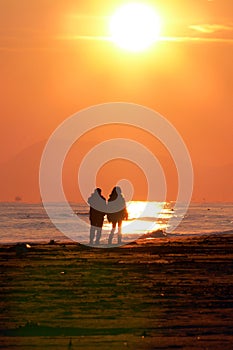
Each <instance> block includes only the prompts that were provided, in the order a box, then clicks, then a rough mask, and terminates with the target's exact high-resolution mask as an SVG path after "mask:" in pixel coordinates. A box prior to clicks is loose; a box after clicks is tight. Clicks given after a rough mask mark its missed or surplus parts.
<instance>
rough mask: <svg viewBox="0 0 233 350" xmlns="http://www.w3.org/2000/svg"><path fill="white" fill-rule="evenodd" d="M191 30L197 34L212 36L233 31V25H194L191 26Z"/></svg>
mask: <svg viewBox="0 0 233 350" xmlns="http://www.w3.org/2000/svg"><path fill="white" fill-rule="evenodd" d="M189 28H190V29H193V30H195V31H197V32H201V33H205V34H212V33H216V32H220V31H233V24H229V25H224V24H194V25H190V26H189Z"/></svg>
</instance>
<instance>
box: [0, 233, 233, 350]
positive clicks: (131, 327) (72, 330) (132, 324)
mask: <svg viewBox="0 0 233 350" xmlns="http://www.w3.org/2000/svg"><path fill="white" fill-rule="evenodd" d="M30 246H31V247H28V248H27V247H26V246H24V245H4V246H3V245H2V246H1V247H0V259H1V275H0V276H1V281H0V282H1V298H0V300H1V301H0V305H1V321H0V348H2V349H11V350H14V349H29V350H30V349H73V350H76V349H102V350H105V349H106V350H107V349H112V350H113V349H119V350H120V349H128V348H129V349H223V348H224V349H225V350H226V349H232V346H233V345H232V344H233V323H232V314H233V235H230V234H228V235H221V236H220V235H212V236H202V237H191V238H190V237H189V238H172V239H171V238H161V239H160V238H157V239H154V240H148V241H147V243H145V241H144V243H143V244H142V241H141V242H140V240H139V241H138V242H134V243H132V244H130V245H128V246H123V247H120V248H112V249H100V248H89V247H85V246H82V245H79V244H77V243H73V244H70V243H69V244H68V243H67V244H34V245H30Z"/></svg>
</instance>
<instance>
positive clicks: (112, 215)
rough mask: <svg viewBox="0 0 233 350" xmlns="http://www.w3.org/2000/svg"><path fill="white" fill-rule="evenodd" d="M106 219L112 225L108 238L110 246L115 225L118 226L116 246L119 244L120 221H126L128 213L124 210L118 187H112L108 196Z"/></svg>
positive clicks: (120, 235)
mask: <svg viewBox="0 0 233 350" xmlns="http://www.w3.org/2000/svg"><path fill="white" fill-rule="evenodd" d="M107 218H108V221H109V222H111V223H112V230H111V233H110V235H109V238H108V244H112V239H113V236H114V233H115V229H116V225H117V224H118V232H117V240H118V244H121V240H122V232H121V225H122V220H124V219H126V220H127V219H128V212H127V209H126V203H125V199H124V197H123V195H122V193H121V188H120V187H119V186H116V187H114V188H113V190H112V192H111V194H110V196H109V199H108V205H107Z"/></svg>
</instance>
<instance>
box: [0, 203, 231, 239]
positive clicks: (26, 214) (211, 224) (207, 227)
mask: <svg viewBox="0 0 233 350" xmlns="http://www.w3.org/2000/svg"><path fill="white" fill-rule="evenodd" d="M50 206H51V208H53V213H55V215H53V216H52V217H51V212H50V213H49V215H50V216H49V215H48V213H47V212H46V210H45V208H44V206H43V204H41V203H38V204H30V203H23V202H12V203H8V202H7V203H5V202H4V203H0V212H1V215H0V244H16V243H22V242H24V243H28V244H30V243H31V244H32V243H48V242H51V241H55V242H64V243H65V242H70V241H76V242H78V243H81V244H88V242H89V230H90V226H89V208H88V206H87V205H86V204H79V203H69V206H70V211H69V213H68V214H67V211H66V209H65V208H64V206H63V204H62V203H59V204H56V203H51V204H50ZM145 208H146V209H145ZM127 209H128V213H129V218H128V221H124V222H123V228H122V240H123V242H125V243H128V242H133V241H135V240H136V239H138V238H140V237H145V239H152V238H153V239H156V233H158V237H172V236H179V237H183V236H200V235H207V234H208V235H212V234H213V235H214V234H232V233H233V203H206V202H203V203H191V204H190V206H189V208H188V210H187V212H186V213H184V211H183V210H179V208H178V209H177V208H176V206H175V203H174V202H144V201H130V202H128V203H127ZM172 218H173V219H174V218H177V219H178V221H179V225H178V226H177V227H176V228H175V229H174V230H171V227H170V226H169V225H170V222H171V219H172ZM110 230H111V225H110V224H109V223H108V221H107V218H105V221H104V226H103V231H102V236H101V242H102V243H103V244H105V243H107V239H108V235H109V232H110Z"/></svg>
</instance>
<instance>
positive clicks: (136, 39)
mask: <svg viewBox="0 0 233 350" xmlns="http://www.w3.org/2000/svg"><path fill="white" fill-rule="evenodd" d="M110 32H111V37H112V41H113V42H114V43H116V44H117V45H118V46H120V47H121V48H123V49H126V50H128V51H133V52H138V51H143V50H145V49H147V48H148V47H150V46H151V45H152V44H153V43H154V42H156V41H157V40H158V39H159V34H160V18H159V16H158V15H157V14H156V12H155V11H154V9H153V8H152V7H150V6H149V5H145V4H140V3H129V4H126V5H123V6H122V7H120V8H119V9H118V10H117V11H116V13H115V14H114V15H113V16H112V17H111V20H110Z"/></svg>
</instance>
